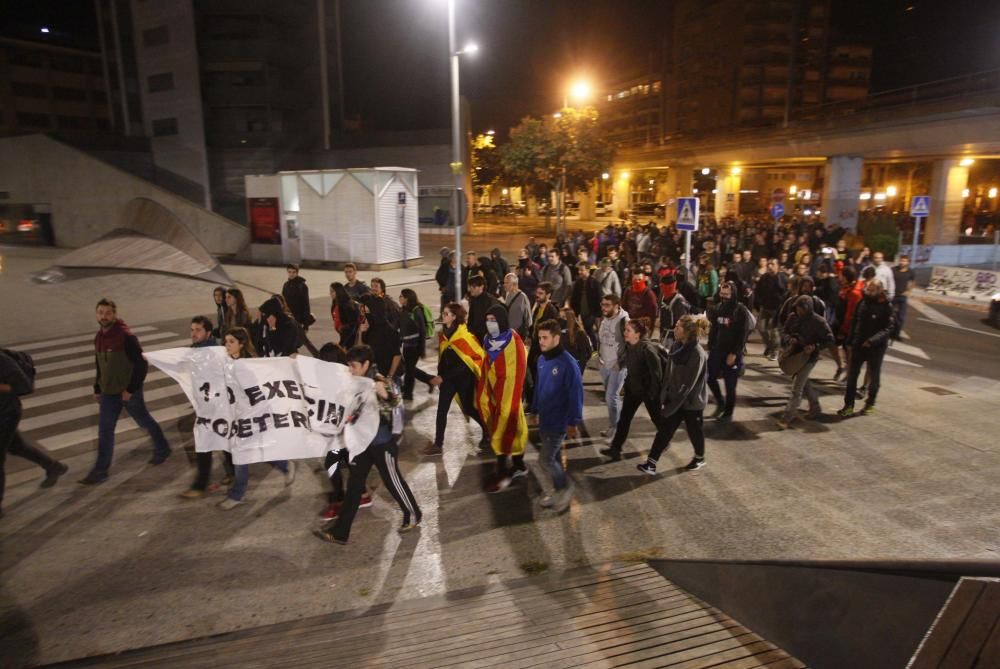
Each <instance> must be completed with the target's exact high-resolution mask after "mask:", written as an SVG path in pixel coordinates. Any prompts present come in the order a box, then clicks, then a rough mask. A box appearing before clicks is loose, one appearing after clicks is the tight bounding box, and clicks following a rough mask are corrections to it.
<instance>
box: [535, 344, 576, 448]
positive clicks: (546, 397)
mask: <svg viewBox="0 0 1000 669" xmlns="http://www.w3.org/2000/svg"><path fill="white" fill-rule="evenodd" d="M535 379H536V381H535V395H534V398H533V399H532V402H531V413H536V414H538V429H539V430H542V431H543V432H565V431H566V427H567V426H568V425H578V424H579V423H580V421H581V420H583V379H582V378H581V377H580V366H579V364H577V362H576V360H575V359H574V358H573V356H571V355H570V354H569V353H568V352H566V350H565V349H560V352H559V353H558V354H557V355H555V356H553V357H551V358H549V357H548V356H546V355H545V354H544V353H543V354H542V355H540V356H538V373H537V375H536V376H535Z"/></svg>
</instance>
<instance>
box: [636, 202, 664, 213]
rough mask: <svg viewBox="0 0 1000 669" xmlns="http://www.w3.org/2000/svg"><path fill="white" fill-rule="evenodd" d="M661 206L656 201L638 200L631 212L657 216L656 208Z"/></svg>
mask: <svg viewBox="0 0 1000 669" xmlns="http://www.w3.org/2000/svg"><path fill="white" fill-rule="evenodd" d="M660 206H661V205H659V204H657V203H656V202H636V203H635V204H633V205H632V211H631V212H630V213H631V214H632V215H633V216H656V215H657V214H656V208H657V207H660Z"/></svg>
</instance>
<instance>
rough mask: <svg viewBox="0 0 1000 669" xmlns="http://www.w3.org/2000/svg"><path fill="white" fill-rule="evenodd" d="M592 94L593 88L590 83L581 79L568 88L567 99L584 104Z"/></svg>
mask: <svg viewBox="0 0 1000 669" xmlns="http://www.w3.org/2000/svg"><path fill="white" fill-rule="evenodd" d="M592 94H593V88H592V87H591V85H590V82H589V81H585V80H583V79H578V80H576V81H574V82H573V83H572V84H571V85H570V87H569V97H570V98H571V99H572V100H573V101H574V102H586V101H587V100H589V99H590V97H591V95H592ZM563 106H565V105H563Z"/></svg>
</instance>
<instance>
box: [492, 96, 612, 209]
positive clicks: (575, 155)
mask: <svg viewBox="0 0 1000 669" xmlns="http://www.w3.org/2000/svg"><path fill="white" fill-rule="evenodd" d="M597 119H598V116H597V110H595V109H594V108H593V107H585V108H582V109H577V108H566V109H563V110H562V111H561V112H559V114H557V115H555V116H552V117H547V118H542V119H539V118H532V117H530V116H527V117H525V118H524V119H522V120H521V122H520V123H519V124H518V125H517V127H515V128H512V129H511V131H510V141H509V142H508V143H507V144H505V145H504V146H503V147H502V148H501V150H500V157H501V161H502V164H503V168H504V170H505V171H506V173H507V174H508V175H509V176H510V177H511V178H513V179H516V180H518V181H521V182H522V183H524V184H525V185H526V186H527V187H529V188H530V189H531V190H532V191H533V192H534V194H535V195H536V196H537V197H544V196H545V195H547V194H548V192H549V191H550V190H554V191H556V193H557V196H558V197H559V198H560V201H561V200H562V196H563V193H562V192H561V188H562V184H563V177H565V187H566V191H567V192H569V193H572V192H574V191H578V190H586V189H587V188H589V186H590V184H591V183H592V182H593V181H594V180H595V179H598V178H600V176H601V173H602V172H606V171H607V170H608V169H609V167H610V166H611V163H612V161H613V160H614V147H612V146H611V144H610V143H609V142H608V141H607V140H605V139H604V137H603V136H602V133H601V130H600V128H599V127H598V123H597Z"/></svg>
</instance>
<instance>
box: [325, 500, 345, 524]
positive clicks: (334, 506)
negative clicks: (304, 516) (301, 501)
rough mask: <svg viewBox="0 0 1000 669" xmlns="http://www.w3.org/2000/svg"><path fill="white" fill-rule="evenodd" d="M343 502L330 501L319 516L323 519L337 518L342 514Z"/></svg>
mask: <svg viewBox="0 0 1000 669" xmlns="http://www.w3.org/2000/svg"><path fill="white" fill-rule="evenodd" d="M341 504H342V503H341V502H330V504H328V505H327V507H326V508H325V509H323V511H321V512H320V514H319V517H320V518H322V519H323V520H337V518H338V517H339V516H340V506H341Z"/></svg>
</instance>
